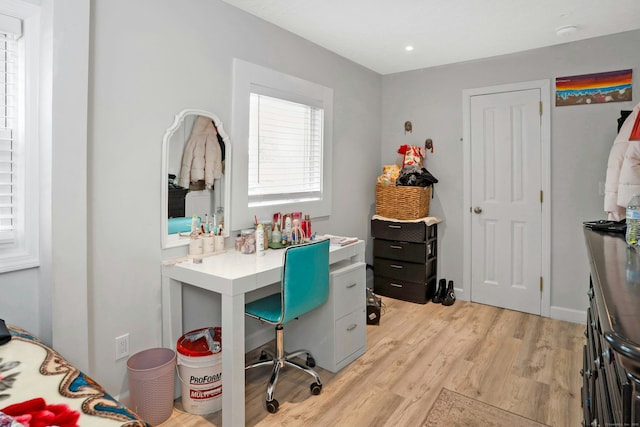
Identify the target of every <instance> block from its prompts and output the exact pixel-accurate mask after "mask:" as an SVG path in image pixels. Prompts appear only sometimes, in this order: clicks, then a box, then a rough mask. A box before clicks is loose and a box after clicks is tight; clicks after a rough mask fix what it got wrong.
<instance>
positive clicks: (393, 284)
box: [389, 283, 402, 288]
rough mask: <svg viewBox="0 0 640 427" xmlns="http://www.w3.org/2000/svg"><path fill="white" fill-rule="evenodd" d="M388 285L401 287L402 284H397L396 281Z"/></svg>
mask: <svg viewBox="0 0 640 427" xmlns="http://www.w3.org/2000/svg"><path fill="white" fill-rule="evenodd" d="M389 285H391V286H393V287H394V288H401V287H402V285H400V284H398V283H389Z"/></svg>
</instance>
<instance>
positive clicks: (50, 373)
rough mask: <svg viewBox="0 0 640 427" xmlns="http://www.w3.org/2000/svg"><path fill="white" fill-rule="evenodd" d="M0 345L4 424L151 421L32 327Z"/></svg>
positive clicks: (140, 425) (128, 426) (143, 426)
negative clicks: (123, 401) (105, 388)
mask: <svg viewBox="0 0 640 427" xmlns="http://www.w3.org/2000/svg"><path fill="white" fill-rule="evenodd" d="M9 331H10V332H11V336H12V338H11V341H9V342H8V343H7V344H4V345H2V346H0V427H4V426H21V425H22V426H28V427H41V426H43V427H44V426H59V427H75V426H82V427H85V426H89V427H102V426H104V427H115V426H124V427H149V424H147V423H146V422H144V421H142V420H141V419H140V418H139V417H138V416H137V415H136V414H135V413H134V412H133V411H131V410H130V409H128V408H127V407H126V406H124V405H123V404H122V403H120V402H118V401H117V400H116V399H114V398H113V397H111V396H110V395H109V394H108V393H107V392H106V391H105V390H104V389H103V388H102V386H100V385H99V384H98V383H96V382H95V381H93V380H92V379H91V378H90V377H88V376H87V375H85V374H84V373H83V372H81V371H80V370H78V369H77V368H75V367H74V366H73V365H71V364H70V363H69V362H67V361H66V360H65V358H64V357H62V356H61V355H60V354H59V353H57V352H56V351H55V350H53V349H51V348H50V347H48V346H46V345H45V344H43V343H42V342H40V341H39V340H38V339H37V338H35V337H34V336H32V335H31V334H29V333H28V332H26V331H24V330H22V329H19V328H16V327H9Z"/></svg>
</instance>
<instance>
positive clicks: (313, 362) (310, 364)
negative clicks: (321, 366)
mask: <svg viewBox="0 0 640 427" xmlns="http://www.w3.org/2000/svg"><path fill="white" fill-rule="evenodd" d="M307 366H308V367H310V368H313V367H315V366H316V359H314V358H313V357H311V356H307Z"/></svg>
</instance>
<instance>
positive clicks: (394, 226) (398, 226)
mask: <svg viewBox="0 0 640 427" xmlns="http://www.w3.org/2000/svg"><path fill="white" fill-rule="evenodd" d="M388 227H389V228H402V226H401V225H389V226H388Z"/></svg>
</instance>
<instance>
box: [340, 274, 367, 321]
mask: <svg viewBox="0 0 640 427" xmlns="http://www.w3.org/2000/svg"><path fill="white" fill-rule="evenodd" d="M331 282H332V283H331V292H333V300H334V304H335V305H334V307H335V308H334V310H335V312H334V316H335V318H336V319H339V318H341V317H342V316H344V315H346V314H348V313H349V312H351V311H353V310H354V309H356V308H360V307H362V306H364V305H365V304H366V301H367V296H366V293H365V290H364V288H365V282H366V264H365V263H363V262H358V263H355V264H352V265H349V266H348V267H344V268H341V269H339V270H335V271H332V272H331Z"/></svg>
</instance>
